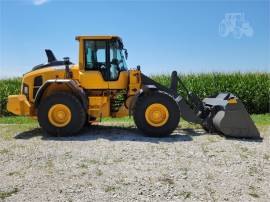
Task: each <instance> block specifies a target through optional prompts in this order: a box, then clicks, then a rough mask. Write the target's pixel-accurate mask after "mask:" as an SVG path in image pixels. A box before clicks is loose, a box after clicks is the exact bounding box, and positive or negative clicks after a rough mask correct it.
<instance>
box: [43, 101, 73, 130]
mask: <svg viewBox="0 0 270 202" xmlns="http://www.w3.org/2000/svg"><path fill="white" fill-rule="evenodd" d="M48 118H49V121H50V123H51V124H52V125H54V126H56V127H64V126H66V125H67V124H68V123H69V122H70V120H71V111H70V109H69V108H68V107H67V106H66V105H63V104H55V105H53V106H52V107H51V108H50V110H49V113H48Z"/></svg>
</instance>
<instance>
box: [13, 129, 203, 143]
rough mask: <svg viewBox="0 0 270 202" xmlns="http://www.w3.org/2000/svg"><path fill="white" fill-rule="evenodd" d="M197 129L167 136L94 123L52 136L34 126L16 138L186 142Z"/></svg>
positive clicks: (179, 131) (195, 134) (190, 139)
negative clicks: (77, 130) (67, 134)
mask: <svg viewBox="0 0 270 202" xmlns="http://www.w3.org/2000/svg"><path fill="white" fill-rule="evenodd" d="M198 135H199V134H198V133H197V132H196V131H193V132H192V131H191V130H190V131H189V132H185V130H176V133H173V134H172V135H169V136H165V137H148V136H144V135H143V134H142V133H141V132H140V131H139V130H137V128H135V127H133V126H131V127H126V126H125V127H121V126H104V125H94V126H89V127H85V128H83V129H82V131H81V132H80V133H79V134H78V135H74V136H51V135H49V134H46V133H45V132H44V131H43V130H42V129H41V128H34V129H32V130H29V131H25V132H22V133H19V134H17V135H16V136H15V139H31V138H34V137H41V139H42V140H52V141H93V140H97V139H106V140H109V141H137V142H151V143H156V144H158V143H160V142H184V141H192V140H193V138H192V136H198Z"/></svg>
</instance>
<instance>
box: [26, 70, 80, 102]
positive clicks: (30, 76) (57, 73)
mask: <svg viewBox="0 0 270 202" xmlns="http://www.w3.org/2000/svg"><path fill="white" fill-rule="evenodd" d="M70 68H71V71H72V74H73V79H75V80H77V79H78V75H79V68H78V66H77V65H74V66H70ZM37 76H42V79H43V83H44V82H45V81H47V80H49V79H64V77H65V69H64V66H63V67H61V69H60V67H57V68H55V67H48V68H43V69H39V70H36V71H32V72H29V73H26V74H25V75H24V76H23V79H22V83H25V84H27V85H28V87H29V102H30V103H32V102H33V101H34V98H33V88H34V78H35V77H37Z"/></svg>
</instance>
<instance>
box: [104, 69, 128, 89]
mask: <svg viewBox="0 0 270 202" xmlns="http://www.w3.org/2000/svg"><path fill="white" fill-rule="evenodd" d="M108 84H109V89H127V88H128V71H123V72H120V74H119V78H118V80H117V81H109V82H108Z"/></svg>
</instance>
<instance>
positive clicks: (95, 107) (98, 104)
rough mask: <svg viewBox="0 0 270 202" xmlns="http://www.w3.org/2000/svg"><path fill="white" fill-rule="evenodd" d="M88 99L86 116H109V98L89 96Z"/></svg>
mask: <svg viewBox="0 0 270 202" xmlns="http://www.w3.org/2000/svg"><path fill="white" fill-rule="evenodd" d="M88 99H89V109H88V114H89V115H91V116H94V117H96V118H99V117H108V116H110V97H108V96H91V97H88Z"/></svg>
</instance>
